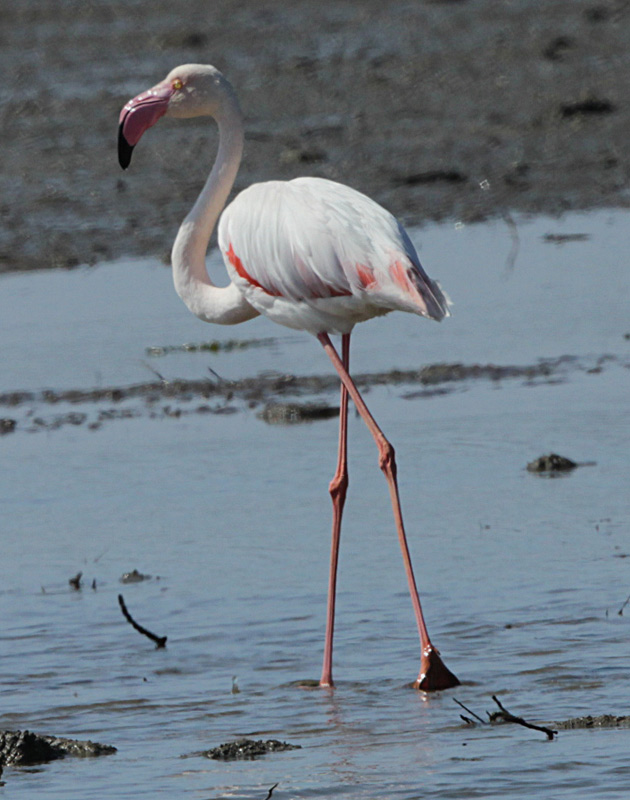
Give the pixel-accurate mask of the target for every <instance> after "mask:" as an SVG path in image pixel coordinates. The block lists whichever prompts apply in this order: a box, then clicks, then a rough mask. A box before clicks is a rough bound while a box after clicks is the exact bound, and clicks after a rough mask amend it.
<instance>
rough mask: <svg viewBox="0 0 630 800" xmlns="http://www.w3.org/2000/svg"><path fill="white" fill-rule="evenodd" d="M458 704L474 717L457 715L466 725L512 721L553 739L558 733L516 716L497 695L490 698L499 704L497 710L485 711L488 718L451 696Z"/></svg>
mask: <svg viewBox="0 0 630 800" xmlns="http://www.w3.org/2000/svg"><path fill="white" fill-rule="evenodd" d="M453 699H454V700H455V702H456V703H457V705H458V706H460V707H461V708H463V709H464V711H467V712H468V713H469V714H471V715H472V716H473V717H474V718H475V719H474V720H473V719H470V717H465V716H464V715H463V714H460V715H459V716H460V717H461V718H462V719H463V720H464V722H465V723H466V724H467V725H476V724H477V722H478V723H479V724H480V725H492V723H494V722H499V721H500V722H513V723H514V724H515V725H522V726H523V727H524V728H531V729H532V730H534V731H541V733H545V734H547V738H548V739H553V737H554V736H557V735H558V731H554V730H552V729H551V728H546V727H545V726H544V725H534V723H533V722H527V720H525V719H523V718H522V717H516V716H515V715H514V714H512V713H511V712H510V711H508V710H507V709H506V708H505V707H504V706H503V705H501V702H500V701H499V699H498V697H497V696H496V695H495V694H493V695H492V699H493V700H494V702H495V703H496V704H497V705H498V706H499V709H500V710H499V711H494V712H493V713H492V714H491V713H490V712H489V711H486V714H487V715H488V720H487V721H486V720H485V719H482V718H481V717H480V716H479V715H478V714H475V712H474V711H471V710H470V709H469V708H468V707H467V706H465V705H464V704H463V703H461V702H460V701H459V700H457V699H455V698H453ZM475 720H477V722H475Z"/></svg>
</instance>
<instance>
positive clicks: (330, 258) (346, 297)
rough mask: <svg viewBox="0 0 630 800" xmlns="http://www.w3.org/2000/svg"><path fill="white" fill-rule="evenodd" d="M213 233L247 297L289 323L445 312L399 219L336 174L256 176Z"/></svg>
mask: <svg viewBox="0 0 630 800" xmlns="http://www.w3.org/2000/svg"><path fill="white" fill-rule="evenodd" d="M218 238H219V247H220V248H221V252H222V254H223V257H224V260H225V263H226V267H227V269H228V272H229V274H230V276H231V278H232V280H233V282H234V283H235V284H236V285H237V286H238V288H239V289H240V291H241V292H242V293H243V295H244V296H245V298H246V300H247V301H248V302H249V303H251V305H252V306H254V308H256V309H257V310H258V311H260V312H261V313H263V314H266V315H267V316H269V317H270V318H271V319H273V320H274V321H276V322H279V323H281V324H283V325H287V326H289V327H291V328H298V329H301V330H307V331H310V332H311V333H314V334H317V333H320V332H324V331H325V332H327V333H348V332H349V331H350V330H351V329H352V327H353V326H354V325H355V323H357V322H361V321H363V320H366V319H370V318H371V317H374V316H378V315H381V314H387V313H388V312H389V311H394V310H400V311H409V312H412V313H415V314H420V315H421V316H425V317H429V318H431V319H435V320H440V319H442V318H443V317H444V316H447V315H448V301H447V299H446V297H445V295H444V294H443V293H442V291H441V290H440V288H439V286H438V285H437V283H436V282H435V281H432V280H431V279H430V278H429V276H428V275H427V274H426V273H425V271H424V270H423V268H422V266H421V264H420V260H419V258H418V254H417V253H416V250H415V248H414V246H413V244H412V243H411V240H410V239H409V236H408V235H407V233H406V231H405V229H404V228H403V226H402V225H401V224H400V222H398V220H397V219H396V218H395V217H394V216H393V215H392V214H390V213H389V212H388V211H386V210H385V209H384V208H382V207H381V206H380V205H378V203H375V202H374V201H373V200H371V199H370V198H368V197H366V196H365V195H363V194H361V193H360V192H357V191H356V190H354V189H351V188H350V187H348V186H344V185H342V184H339V183H335V182H334V181H329V180H325V179H323V178H297V179H295V180H292V181H288V182H286V181H270V182H268V183H258V184H254V185H252V186H250V187H249V188H248V189H246V190H245V191H243V192H241V194H239V195H238V196H237V197H236V199H235V200H234V201H233V202H232V203H231V204H230V205H229V206H228V207H227V208H226V210H225V211H224V212H223V214H222V216H221V220H220V222H219V230H218Z"/></svg>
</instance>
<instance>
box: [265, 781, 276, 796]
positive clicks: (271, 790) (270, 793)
mask: <svg viewBox="0 0 630 800" xmlns="http://www.w3.org/2000/svg"><path fill="white" fill-rule="evenodd" d="M277 785H278V784H277V783H274V785H273V786H272V787H271V789H269V794H268V795H267V797H265V800H269V798H270V797H271V795H272V794H273V790H274V789H275V788H276V786H277Z"/></svg>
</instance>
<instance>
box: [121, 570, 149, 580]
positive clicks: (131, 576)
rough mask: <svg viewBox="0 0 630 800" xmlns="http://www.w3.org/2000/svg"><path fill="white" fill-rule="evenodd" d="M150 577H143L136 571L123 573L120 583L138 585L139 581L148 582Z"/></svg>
mask: <svg viewBox="0 0 630 800" xmlns="http://www.w3.org/2000/svg"><path fill="white" fill-rule="evenodd" d="M151 577H152V576H151V575H143V574H142V573H141V572H138V570H137V569H134V570H132V571H131V572H123V574H122V575H121V576H120V582H121V583H140V581H148V580H150V579H151Z"/></svg>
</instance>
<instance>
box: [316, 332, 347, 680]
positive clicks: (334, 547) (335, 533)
mask: <svg viewBox="0 0 630 800" xmlns="http://www.w3.org/2000/svg"><path fill="white" fill-rule="evenodd" d="M341 359H342V364H343V368H344V369H345V370H346V372H348V370H349V369H350V334H349V333H344V334H343V336H342V338H341ZM347 490H348V390H347V389H346V387H345V384H344V383H343V382H342V384H341V398H340V403H339V450H338V456H337V469H336V471H335V475H334V477H333V479H332V481H331V482H330V486H329V487H328V491H329V492H330V496H331V498H332V505H333V522H332V542H331V546H330V576H329V579H328V609H327V612H326V642H325V645H324V664H323V667H322V677H321V680H320V682H319V685H320V686H333V685H334V684H333V678H332V653H333V636H334V632H335V598H336V594H337V566H338V563H339V537H340V535H341V516H342V514H343V507H344V504H345V502H346V492H347Z"/></svg>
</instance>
